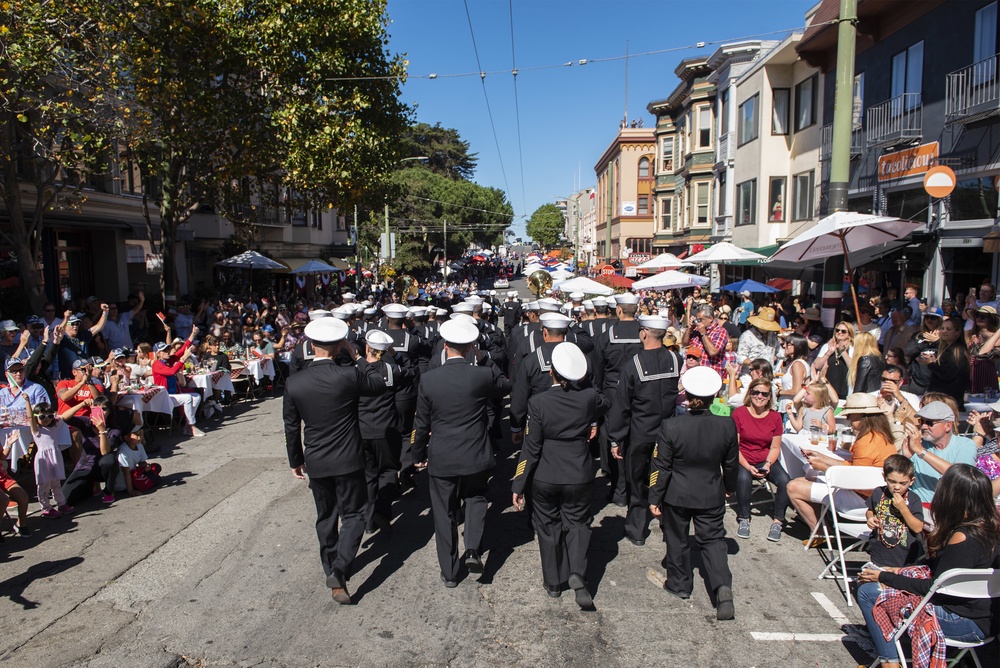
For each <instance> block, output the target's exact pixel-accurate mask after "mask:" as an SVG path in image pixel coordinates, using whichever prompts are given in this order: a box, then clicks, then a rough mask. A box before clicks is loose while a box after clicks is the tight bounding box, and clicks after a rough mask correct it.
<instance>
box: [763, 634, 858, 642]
mask: <svg viewBox="0 0 1000 668" xmlns="http://www.w3.org/2000/svg"><path fill="white" fill-rule="evenodd" d="M750 635H751V636H752V637H753V639H754V640H784V641H787V640H794V641H800V642H801V641H807V642H840V641H841V640H843V639H844V634H843V633H786V632H783V631H772V632H768V631H751V632H750Z"/></svg>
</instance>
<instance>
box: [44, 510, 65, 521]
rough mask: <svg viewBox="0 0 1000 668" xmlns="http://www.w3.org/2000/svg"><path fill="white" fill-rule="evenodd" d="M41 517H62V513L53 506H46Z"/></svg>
mask: <svg viewBox="0 0 1000 668" xmlns="http://www.w3.org/2000/svg"><path fill="white" fill-rule="evenodd" d="M42 517H48V518H49V519H54V518H56V517H62V513H60V512H59V511H58V510H56V509H55V508H46V509H45V510H43V511H42Z"/></svg>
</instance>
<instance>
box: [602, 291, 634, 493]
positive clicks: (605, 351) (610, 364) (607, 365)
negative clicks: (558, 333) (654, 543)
mask: <svg viewBox="0 0 1000 668" xmlns="http://www.w3.org/2000/svg"><path fill="white" fill-rule="evenodd" d="M615 300H616V304H617V306H616V312H617V315H618V320H609V321H608V323H609V324H608V329H607V331H606V332H605V333H604V334H603V335H601V336H600V337H599V338H598V339H597V341H596V342H595V344H594V355H593V360H594V383H595V385H596V386H597V387H599V388H601V391H602V392H604V394H605V396H607V397H608V399H610V400H611V404H612V407H613V408H612V411H609V414H610V413H614V412H615V411H616V410H617V408H618V407H617V406H616V405H615V401H616V396H617V386H618V374H619V372H620V371H621V369H622V367H623V366H624V365H625V363H626V362H627V361H628V360H630V359H632V357H633V355H635V354H636V353H638V352H639V351H640V350H642V340H641V339H640V338H639V329H640V326H639V323H638V321H636V319H635V312H636V310H638V304H639V297H638V296H636V295H634V294H632V293H631V292H626V293H623V294H620V295H617V296H616V297H615ZM599 445H600V455H601V468H602V469H604V470H605V471H607V473H608V477H609V478H610V482H611V498H610V499H609V500H610V501H611V502H612V503H614V504H615V505H618V506H622V507H625V506H627V505H628V494H627V492H626V490H625V483H626V479H627V476H626V474H625V461H624V460H623V459H615V458H614V457H613V456H612V454H611V442H610V439H609V438H608V424H607V420H605V421H604V424H603V425H602V426H601V430H600V434H599Z"/></svg>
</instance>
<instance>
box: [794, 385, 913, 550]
mask: <svg viewBox="0 0 1000 668" xmlns="http://www.w3.org/2000/svg"><path fill="white" fill-rule="evenodd" d="M841 415H843V416H845V417H846V418H847V419H848V420H849V421H850V423H851V429H853V430H854V444H853V445H852V446H851V459H850V461H844V460H841V459H834V458H833V457H830V456H828V455H825V454H823V453H821V452H818V451H815V450H807V451H806V453H805V455H806V459H807V460H808V461H809V466H811V467H812V468H813V469H815V470H816V471H817V472H818V473H819V474H820V475H816V476H815V477H813V478H796V479H795V480H792V481H791V482H789V483H788V497H789V499H791V501H792V505H794V506H795V509H796V510H797V511H798V513H799V518H800V519H801V520H802V521H803V522H805V523H806V524H807V525H808V526H809V529H810V530H812V529H814V528H815V527H816V522H817V521H818V518H817V510H818V508H819V504H820V503H822V501H823V499H824V498H825V497H826V491H827V488H826V485H825V484H823V482H822V480H821V474H822V472H823V471H826V470H827V469H828V468H830V467H831V466H882V464H884V463H885V460H886V458H887V457H888V456H889V455H894V454H896V446H895V445H893V438H892V428H891V427H890V426H889V420H888V418H886V416H885V413H883V412H882V409H881V408H879V407H878V403H877V402H876V400H875V397H872V396H871V395H868V394H861V393H857V394H852V395H851V396H849V397H847V405H846V406H844V410H843V411H842V412H841ZM868 495H869V493H866V492H858V491H854V490H849V489H842V490H838V491H837V496H836V501H837V510H839V511H849V510H858V509H860V508H864V507H865V499H866V498H867V497H868ZM816 544H818V539H817V542H816V543H814V545H813V546H815V545H816Z"/></svg>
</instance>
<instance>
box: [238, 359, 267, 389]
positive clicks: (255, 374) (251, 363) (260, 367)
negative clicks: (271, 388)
mask: <svg viewBox="0 0 1000 668" xmlns="http://www.w3.org/2000/svg"><path fill="white" fill-rule="evenodd" d="M244 364H245V365H246V366H245V367H244V368H243V374H244V375H246V376H250V377H251V378H253V379H254V381H256V382H258V383H259V382H260V381H262V380H264V376H267V377H268V378H274V364H273V363H272V362H271V360H269V359H267V358H266V357H265V358H261V359H251V360H246V361H244Z"/></svg>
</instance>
